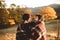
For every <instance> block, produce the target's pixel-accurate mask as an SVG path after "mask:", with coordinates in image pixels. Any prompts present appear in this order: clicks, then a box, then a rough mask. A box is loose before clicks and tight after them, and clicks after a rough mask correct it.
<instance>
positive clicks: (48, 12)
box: [38, 6, 57, 21]
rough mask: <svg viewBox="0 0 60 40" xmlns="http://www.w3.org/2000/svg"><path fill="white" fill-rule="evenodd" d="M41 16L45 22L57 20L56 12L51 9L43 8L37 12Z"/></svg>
mask: <svg viewBox="0 0 60 40" xmlns="http://www.w3.org/2000/svg"><path fill="white" fill-rule="evenodd" d="M38 12H39V13H40V14H41V15H43V16H44V19H45V20H46V21H49V20H51V19H55V18H57V16H56V11H55V10H54V9H53V8H52V7H49V6H48V7H45V8H43V9H42V10H39V11H38Z"/></svg>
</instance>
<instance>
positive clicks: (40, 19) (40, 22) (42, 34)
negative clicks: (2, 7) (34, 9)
mask: <svg viewBox="0 0 60 40" xmlns="http://www.w3.org/2000/svg"><path fill="white" fill-rule="evenodd" d="M35 23H38V25H39V28H40V29H41V32H39V35H40V36H39V37H38V38H37V40H46V28H45V24H44V19H43V16H42V15H36V18H35Z"/></svg>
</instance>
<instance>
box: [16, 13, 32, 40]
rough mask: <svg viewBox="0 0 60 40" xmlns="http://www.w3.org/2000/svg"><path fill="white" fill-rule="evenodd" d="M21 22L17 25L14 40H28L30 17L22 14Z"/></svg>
mask: <svg viewBox="0 0 60 40" xmlns="http://www.w3.org/2000/svg"><path fill="white" fill-rule="evenodd" d="M22 19H23V22H22V23H21V24H19V25H18V28H17V33H16V40H29V39H30V35H31V31H30V29H29V28H30V27H29V23H30V22H31V16H30V15H29V14H24V15H23V16H22Z"/></svg>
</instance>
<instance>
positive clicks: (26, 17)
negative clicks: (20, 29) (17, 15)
mask: <svg viewBox="0 0 60 40" xmlns="http://www.w3.org/2000/svg"><path fill="white" fill-rule="evenodd" d="M29 17H30V15H29V14H24V15H23V16H22V19H23V20H24V21H25V20H28V19H29Z"/></svg>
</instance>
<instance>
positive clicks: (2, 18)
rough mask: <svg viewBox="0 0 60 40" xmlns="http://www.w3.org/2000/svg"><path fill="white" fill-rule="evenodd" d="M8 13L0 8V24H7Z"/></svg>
mask: <svg viewBox="0 0 60 40" xmlns="http://www.w3.org/2000/svg"><path fill="white" fill-rule="evenodd" d="M8 19H9V11H8V10H7V9H5V8H0V24H8V23H9V20H8Z"/></svg>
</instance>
